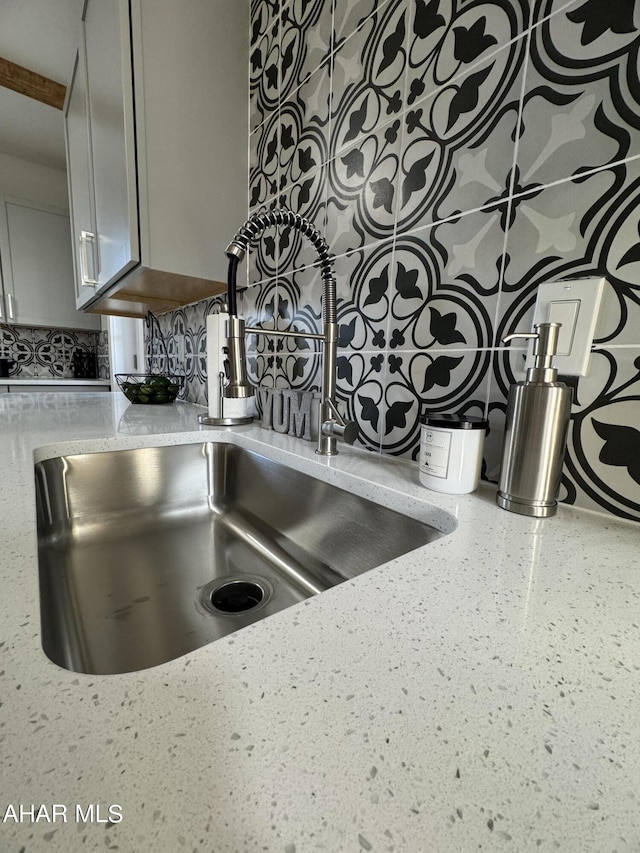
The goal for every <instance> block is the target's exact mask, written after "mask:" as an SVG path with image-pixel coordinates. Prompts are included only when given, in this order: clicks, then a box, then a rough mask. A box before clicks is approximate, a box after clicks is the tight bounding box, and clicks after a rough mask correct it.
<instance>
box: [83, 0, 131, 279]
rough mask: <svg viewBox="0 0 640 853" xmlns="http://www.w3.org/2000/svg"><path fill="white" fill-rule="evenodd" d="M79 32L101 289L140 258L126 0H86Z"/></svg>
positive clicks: (119, 276)
mask: <svg viewBox="0 0 640 853" xmlns="http://www.w3.org/2000/svg"><path fill="white" fill-rule="evenodd" d="M84 32H85V43H86V60H87V92H88V104H89V126H90V133H91V137H90V138H91V149H92V158H93V159H92V162H93V187H94V194H95V219H96V231H97V259H98V289H101V288H103V287H104V286H106V285H108V284H111V283H112V282H113V281H117V280H118V279H119V278H121V277H122V275H123V274H124V273H125V272H126V271H127V270H129V269H131V267H133V266H135V265H136V264H137V263H138V262H139V260H140V255H139V248H138V223H137V195H136V177H135V148H134V143H133V133H134V131H133V95H132V89H133V82H132V77H131V42H130V37H129V10H128V3H126V2H121V0H88V3H87V6H86V10H85V19H84ZM125 93H127V97H126V98H125Z"/></svg>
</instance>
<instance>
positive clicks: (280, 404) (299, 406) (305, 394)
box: [258, 388, 313, 441]
mask: <svg viewBox="0 0 640 853" xmlns="http://www.w3.org/2000/svg"><path fill="white" fill-rule="evenodd" d="M258 396H259V397H260V407H261V409H262V421H261V424H260V425H261V426H262V427H263V429H272V430H274V431H275V432H281V433H284V434H286V435H293V436H295V437H296V438H304V439H305V440H306V441H311V440H312V435H311V401H312V400H313V394H312V393H311V391H291V390H289V389H287V390H282V391H281V390H276V389H275V388H258Z"/></svg>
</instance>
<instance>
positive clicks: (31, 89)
mask: <svg viewBox="0 0 640 853" xmlns="http://www.w3.org/2000/svg"><path fill="white" fill-rule="evenodd" d="M0 86H4V87H5V89H12V90H13V91H14V92H19V93H20V94H21V95H26V96H27V97H28V98H33V99H34V100H36V101H40V102H41V103H43V104H47V105H48V106H50V107H54V108H55V109H56V110H61V109H62V107H63V105H64V99H65V95H66V93H67V87H66V86H63V85H62V83H56V81H55V80H50V79H49V78H48V77H43V76H42V74H36V73H35V71H29V69H28V68H23V67H22V66H21V65H16V63H15V62H10V61H9V60H8V59H3V58H2V57H1V56H0Z"/></svg>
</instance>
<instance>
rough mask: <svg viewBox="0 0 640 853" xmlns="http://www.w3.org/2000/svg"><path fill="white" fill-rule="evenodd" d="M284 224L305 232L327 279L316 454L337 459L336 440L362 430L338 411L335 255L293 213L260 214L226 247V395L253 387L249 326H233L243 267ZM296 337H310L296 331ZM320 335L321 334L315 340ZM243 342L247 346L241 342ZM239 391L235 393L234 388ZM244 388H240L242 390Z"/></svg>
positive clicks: (350, 437) (310, 226)
mask: <svg viewBox="0 0 640 853" xmlns="http://www.w3.org/2000/svg"><path fill="white" fill-rule="evenodd" d="M274 225H284V226H288V227H291V228H294V229H295V230H296V231H299V232H300V233H301V234H303V235H304V236H305V237H306V238H307V239H308V240H309V241H310V243H311V244H312V246H313V247H314V248H315V250H316V252H317V255H318V260H319V263H320V274H321V276H322V320H323V333H322V342H323V359H322V403H321V406H320V422H319V427H318V446H317V449H316V453H318V454H319V455H321V456H335V455H336V454H337V452H338V448H337V437H338V436H339V437H342V438H344V439H345V440H346V441H349V442H350V443H351V442H352V441H355V438H356V437H357V426H356V425H355V424H347V423H345V422H344V421H343V420H342V418H341V417H340V415H339V414H338V410H337V407H336V357H337V348H338V322H337V312H336V279H335V275H334V272H333V255H331V253H330V251H329V246H328V245H327V242H326V240H325V239H324V238H323V237H322V235H321V234H320V232H319V231H318V230H317V229H316V228H315V227H314V225H313V224H312V223H311V222H309V220H307V219H305V218H304V217H302V216H300V215H299V214H297V213H293V212H292V211H291V210H284V209H276V210H270V211H266V212H264V213H255V214H253V216H251V217H249V219H248V220H247V221H246V222H245V224H244V225H243V226H242V228H241V229H240V230H239V231H238V232H237V233H236V235H235V237H234V238H233V240H232V241H231V242H230V243H229V245H228V246H227V248H226V254H227V256H228V258H229V276H228V281H227V304H228V307H229V315H230V318H229V330H228V345H229V361H230V364H231V365H232V366H233V376H234V382H233V383H229V384H228V385H227V386H226V387H225V396H239V395H240V396H247V394H248V393H252V392H247V388H248V387H250V385H249V382H248V380H247V376H246V362H245V348H244V333H245V329H244V325H243V324H242V326H239V325H237V323H236V325H235V326H234V324H233V321H234V319H235V320H236V321H238V317H237V298H236V291H237V283H236V274H237V269H238V264H239V263H240V262H241V261H242V260H244V257H245V255H246V253H247V251H248V250H249V247H250V245H251V243H253V242H255V241H257V240H258V239H259V238H260V237H261V236H262V234H263V232H264V231H265V229H266V228H269V227H271V226H274ZM251 332H252V333H254V334H270V335H275V336H277V335H278V332H272V331H268V332H267V330H264V332H263V330H261V329H260V328H255V327H254V328H252V329H251ZM296 336H297V337H305V336H304V334H298V333H296ZM313 337H317V336H313ZM240 338H242V342H240ZM234 389H235V390H234ZM238 389H240V390H238Z"/></svg>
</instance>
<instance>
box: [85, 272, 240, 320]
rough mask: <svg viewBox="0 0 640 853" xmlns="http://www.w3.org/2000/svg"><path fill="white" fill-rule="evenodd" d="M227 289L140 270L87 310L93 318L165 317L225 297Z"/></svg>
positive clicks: (200, 280)
mask: <svg viewBox="0 0 640 853" xmlns="http://www.w3.org/2000/svg"><path fill="white" fill-rule="evenodd" d="M226 290H227V285H226V284H224V283H223V282H221V281H211V280H209V279H204V278H195V277H194V276H185V275H177V274H175V273H168V272H160V271H159V270H150V269H141V270H140V271H138V272H137V275H135V276H134V277H131V276H130V277H129V278H128V279H127V281H126V283H125V284H124V285H121V286H120V287H119V288H118V289H115V290H114V291H113V292H112V293H110V294H108V295H107V296H104V297H102V298H101V299H99V300H98V302H96V303H95V304H94V305H92V306H90V308H89V309H88V310H89V311H91V312H92V313H94V314H115V315H116V316H119V317H143V318H144V317H146V316H147V314H148V312H149V311H151V312H152V313H153V314H164V313H165V312H166V311H173V310H175V309H176V308H181V307H182V306H184V305H190V304H191V303H193V302H200V300H202V299H210V298H211V297H213V296H219V295H221V294H223V293H226Z"/></svg>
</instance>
